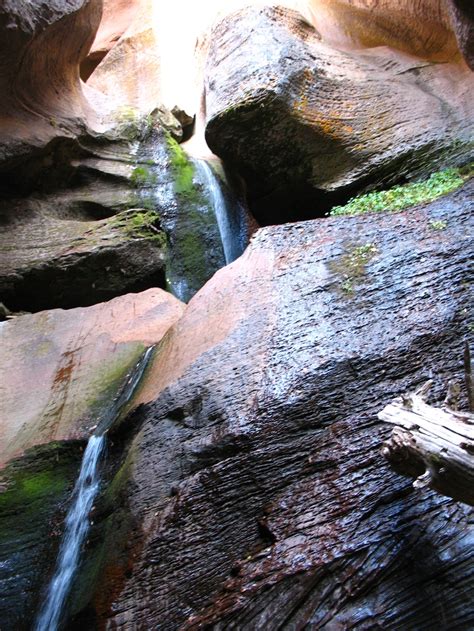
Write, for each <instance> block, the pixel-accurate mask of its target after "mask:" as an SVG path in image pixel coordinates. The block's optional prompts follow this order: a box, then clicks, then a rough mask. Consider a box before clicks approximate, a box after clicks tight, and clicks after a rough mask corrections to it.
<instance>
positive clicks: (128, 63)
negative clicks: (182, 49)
mask: <svg viewBox="0 0 474 631" xmlns="http://www.w3.org/2000/svg"><path fill="white" fill-rule="evenodd" d="M106 9H107V6H106ZM122 9H123V7H122V5H121V4H119V5H118V6H116V7H115V8H114V10H113V14H112V15H110V17H109V19H107V18H108V15H107V13H106V15H105V16H104V19H105V23H104V29H106V30H107V27H112V25H113V24H114V22H115V20H116V18H119V19H130V23H129V25H128V27H127V28H126V30H125V31H124V32H123V34H122V35H121V37H120V39H119V40H118V42H116V43H115V45H114V46H113V47H112V49H111V50H110V51H109V52H108V54H107V55H106V56H105V57H104V59H103V61H102V62H101V63H100V64H99V65H98V66H97V68H96V69H95V70H94V71H93V73H92V75H91V76H90V78H89V79H88V82H87V85H88V86H90V87H91V88H94V89H96V90H98V91H100V92H101V93H103V94H106V95H107V102H108V105H109V106H112V107H113V108H120V107H124V106H133V107H136V108H138V109H139V110H140V111H143V112H145V113H148V112H150V111H151V110H152V109H153V108H155V107H156V106H157V105H158V104H159V103H160V102H161V100H162V99H161V87H160V85H161V84H160V75H161V67H160V66H161V59H160V51H159V42H158V40H157V34H156V32H155V30H154V28H153V26H154V25H153V0H141V1H140V2H139V3H132V4H130V5H128V6H127V8H126V11H125V12H124V11H123V10H122ZM110 10H111V9H109V11H110ZM100 35H101V31H100V30H99V33H98V37H100ZM94 46H95V44H94ZM93 50H94V47H93ZM118 77H120V79H119V80H117V79H118Z"/></svg>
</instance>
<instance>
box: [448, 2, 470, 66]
mask: <svg viewBox="0 0 474 631" xmlns="http://www.w3.org/2000/svg"><path fill="white" fill-rule="evenodd" d="M450 8H451V20H452V23H453V27H454V32H455V33H456V38H457V41H458V44H459V48H460V49H461V52H462V54H463V56H464V59H465V60H466V62H467V64H468V65H469V67H470V68H471V70H474V5H473V4H472V2H470V1H469V0H451V3H450Z"/></svg>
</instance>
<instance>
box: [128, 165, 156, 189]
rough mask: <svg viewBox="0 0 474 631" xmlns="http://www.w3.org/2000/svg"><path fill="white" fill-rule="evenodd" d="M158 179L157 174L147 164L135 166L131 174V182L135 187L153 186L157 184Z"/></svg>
mask: <svg viewBox="0 0 474 631" xmlns="http://www.w3.org/2000/svg"><path fill="white" fill-rule="evenodd" d="M156 181H157V178H156V175H155V174H154V173H152V172H151V171H150V169H148V168H147V167H146V166H137V167H135V168H134V169H133V171H132V174H131V176H130V182H131V183H132V185H133V186H134V187H135V188H141V187H144V186H153V184H156Z"/></svg>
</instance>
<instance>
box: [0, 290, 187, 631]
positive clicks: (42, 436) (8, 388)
mask: <svg viewBox="0 0 474 631" xmlns="http://www.w3.org/2000/svg"><path fill="white" fill-rule="evenodd" d="M182 310H183V305H182V304H181V303H180V302H179V301H178V300H176V299H175V298H173V297H172V296H171V295H170V294H167V293H165V292H163V291H161V290H159V289H154V290H149V291H147V292H144V293H142V294H136V295H131V294H130V295H127V296H121V297H120V298H116V299H115V300H112V301H110V302H108V303H104V304H100V305H96V306H94V307H89V308H87V309H72V310H70V311H61V310H55V311H44V312H42V313H38V314H35V315H26V316H21V317H17V318H15V319H14V320H12V321H10V322H4V323H1V324H0V344H1V348H2V365H1V366H0V384H1V386H0V390H1V397H0V509H1V510H0V617H1V620H2V629H5V631H10V630H11V631H13V629H15V630H16V631H22V630H24V631H26V630H27V629H31V628H32V624H33V620H34V617H35V613H36V611H37V610H38V608H39V605H40V603H41V601H42V589H43V588H44V587H45V584H47V582H48V577H49V572H50V571H51V570H52V567H53V566H54V562H55V557H56V553H57V549H58V544H59V541H60V535H61V532H62V529H63V520H64V511H65V510H66V508H67V505H68V504H69V501H70V495H71V490H72V487H73V485H74V482H75V479H76V477H77V473H78V470H79V467H80V461H81V456H82V451H83V448H84V443H85V440H86V439H87V438H88V437H89V435H90V433H91V432H92V431H93V429H94V427H95V426H96V425H97V424H98V423H99V422H100V421H101V420H103V419H106V418H108V417H109V416H110V411H111V409H112V408H113V406H114V401H115V398H114V397H115V395H116V393H117V391H118V390H120V387H121V386H122V384H123V383H124V382H125V381H126V379H127V375H128V374H129V372H130V371H131V370H132V369H133V367H134V365H135V364H136V362H137V359H138V358H139V357H140V356H141V355H142V353H143V351H144V349H145V348H146V347H149V346H152V345H154V344H157V343H158V342H160V340H161V339H162V337H163V336H164V334H165V332H166V330H167V329H168V328H169V327H170V326H171V325H172V324H173V323H174V322H176V320H177V319H178V318H179V317H180V315H181V313H182Z"/></svg>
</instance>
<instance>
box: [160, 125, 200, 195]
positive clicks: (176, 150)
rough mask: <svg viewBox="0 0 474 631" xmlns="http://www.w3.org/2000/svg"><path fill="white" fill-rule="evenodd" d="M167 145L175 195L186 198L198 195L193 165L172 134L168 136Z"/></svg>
mask: <svg viewBox="0 0 474 631" xmlns="http://www.w3.org/2000/svg"><path fill="white" fill-rule="evenodd" d="M166 144H167V147H168V154H169V156H170V162H171V168H172V170H173V175H174V191H175V193H178V194H180V195H186V196H194V195H196V187H195V185H194V165H193V163H192V162H191V160H190V159H189V158H188V156H187V155H186V153H185V151H184V150H183V148H182V147H181V146H180V145H179V144H178V143H177V142H176V140H174V138H172V137H171V135H170V134H166Z"/></svg>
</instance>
